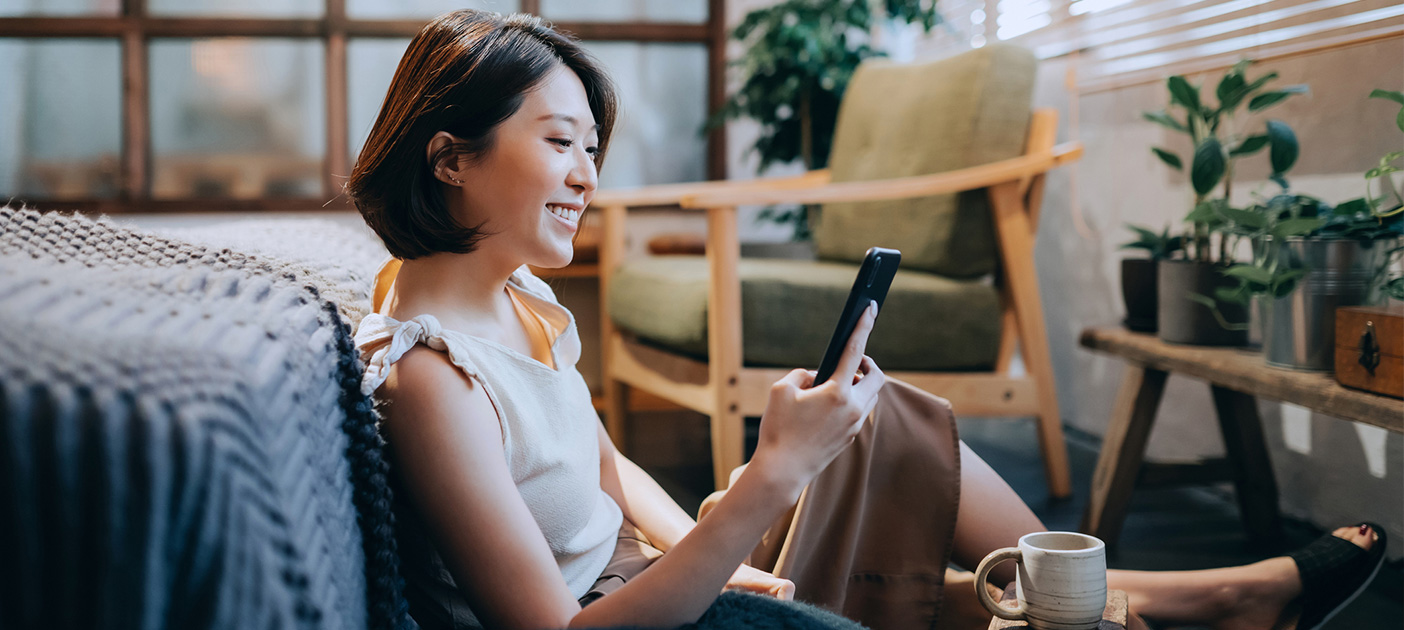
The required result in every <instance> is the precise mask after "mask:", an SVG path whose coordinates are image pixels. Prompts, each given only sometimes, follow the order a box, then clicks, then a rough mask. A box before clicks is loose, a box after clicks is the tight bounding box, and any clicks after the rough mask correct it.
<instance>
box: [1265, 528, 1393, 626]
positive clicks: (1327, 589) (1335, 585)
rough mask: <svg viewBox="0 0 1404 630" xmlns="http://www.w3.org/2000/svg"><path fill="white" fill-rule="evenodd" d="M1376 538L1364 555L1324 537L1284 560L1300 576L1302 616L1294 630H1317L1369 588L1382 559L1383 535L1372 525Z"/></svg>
mask: <svg viewBox="0 0 1404 630" xmlns="http://www.w3.org/2000/svg"><path fill="white" fill-rule="evenodd" d="M1361 525H1367V526H1369V527H1370V531H1371V532H1374V534H1375V535H1376V536H1378V537H1379V538H1378V539H1377V540H1375V542H1374V544H1372V545H1370V549H1369V550H1368V551H1367V550H1365V549H1362V548H1361V547H1360V546H1359V545H1356V544H1355V543H1353V542H1350V541H1349V540H1346V539H1344V538H1337V537H1336V536H1334V535H1332V534H1330V533H1327V534H1326V535H1325V536H1322V537H1320V538H1318V539H1316V540H1315V541H1313V542H1312V543H1311V544H1309V545H1307V546H1305V547H1302V548H1301V549H1298V550H1297V551H1294V552H1292V553H1290V554H1287V557H1289V558H1291V559H1292V560H1294V561H1296V563H1297V572H1298V573H1300V574H1301V576H1302V596H1301V600H1300V602H1301V608H1302V614H1301V616H1300V617H1298V619H1297V630H1318V628H1320V627H1322V626H1324V625H1325V624H1326V622H1327V621H1330V620H1331V618H1332V617H1335V616H1336V613H1339V612H1340V611H1341V609H1343V608H1345V607H1346V605H1348V604H1350V602H1351V601H1352V600H1354V599H1355V598H1356V596H1358V595H1360V593H1361V592H1363V591H1364V590H1365V587H1366V586H1369V585H1370V581H1371V580H1374V579H1375V574H1377V573H1379V572H1380V565H1383V564H1384V558H1385V553H1384V552H1385V532H1384V529H1381V528H1380V526H1379V525H1376V524H1374V523H1361Z"/></svg>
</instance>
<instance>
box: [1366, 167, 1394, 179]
mask: <svg viewBox="0 0 1404 630" xmlns="http://www.w3.org/2000/svg"><path fill="white" fill-rule="evenodd" d="M1399 171H1400V169H1399V167H1397V166H1376V167H1375V168H1372V169H1370V170H1368V171H1365V179H1375V178H1376V177H1384V176H1385V175H1388V174H1390V173H1398V172H1399Z"/></svg>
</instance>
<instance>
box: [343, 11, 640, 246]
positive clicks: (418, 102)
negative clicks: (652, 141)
mask: <svg viewBox="0 0 1404 630" xmlns="http://www.w3.org/2000/svg"><path fill="white" fill-rule="evenodd" d="M560 65H564V66H565V67H567V68H569V69H571V70H572V71H574V72H575V74H576V75H577V76H579V77H580V82H581V83H582V84H584V86H585V94H586V98H587V99H588V101H589V104H590V112H591V113H592V114H593V115H594V117H595V122H596V123H597V124H598V125H599V140H600V142H599V152H598V153H596V154H595V168H596V169H599V168H601V167H603V166H604V157H605V152H606V150H607V149H608V147H609V137H610V132H611V131H613V129H614V120H615V115H616V111H617V106H618V105H617V101H616V96H615V88H614V84H613V82H612V81H610V79H609V76H608V75H607V74H605V72H604V69H603V68H602V67H601V66H600V64H599V62H597V61H596V60H595V59H594V58H593V57H591V56H590V54H589V53H587V52H585V50H584V49H583V48H581V46H580V44H579V43H578V42H576V41H575V40H574V39H572V38H570V37H568V36H566V35H563V34H561V33H558V32H556V31H555V30H553V29H552V28H551V26H550V25H549V24H547V23H546V22H544V21H542V20H541V18H538V17H534V16H530V15H524V14H516V15H509V16H502V15H499V14H496V13H490V12H486V11H475V10H471V9H465V10H461V11H454V12H452V13H445V14H444V15H441V16H439V17H437V18H434V19H433V20H432V21H430V22H429V23H428V24H426V25H425V26H424V28H423V29H421V30H420V31H419V34H418V35H416V36H415V37H414V40H413V41H411V42H410V45H409V49H408V50H406V51H405V56H404V57H403V58H401V59H400V65H399V67H398V68H396V69H395V78H394V79H393V80H391V82H390V89H389V91H388V92H387V93H386V95H385V103H384V104H383V105H382V106H381V108H380V115H379V116H378V117H377V118H376V120H375V126H374V127H372V128H371V132H370V137H368V138H367V139H366V145H365V147H364V148H363V149H361V155H360V157H359V158H358V159H357V160H356V166H355V167H354V168H353V169H352V172H351V179H350V181H349V182H348V184H347V192H348V193H349V194H350V196H351V200H352V201H353V202H354V203H355V204H356V209H357V210H359V211H360V212H361V216H362V217H364V218H365V220H366V224H367V225H369V226H370V227H371V229H372V230H375V233H376V234H378V235H380V239H381V240H382V241H384V242H385V247H386V249H388V250H390V254H391V255H393V256H395V257H396V258H400V259H406V260H407V259H413V258H419V257H422V256H428V255H430V254H435V253H439V252H452V253H459V254H463V253H468V252H471V251H473V250H474V249H475V248H476V245H477V242H478V241H479V240H481V239H482V238H483V237H484V236H486V234H485V233H484V232H483V230H482V226H481V225H479V226H464V225H460V224H459V223H458V222H457V221H456V220H454V218H453V217H452V216H450V214H449V211H448V206H447V204H446V203H445V201H444V196H443V193H442V190H441V188H440V186H439V182H438V180H437V178H435V176H434V172H435V170H436V169H437V168H438V166H440V165H441V164H442V162H443V161H444V160H446V159H448V158H450V157H462V158H465V159H468V160H470V161H472V160H476V159H480V158H481V157H482V156H483V155H484V154H486V152H487V151H488V150H489V149H491V148H492V144H493V138H494V132H495V131H496V129H497V127H498V125H500V124H501V123H502V122H503V121H504V120H507V119H508V118H509V117H511V116H512V114H515V113H516V112H517V110H519V109H521V106H522V102H523V100H524V99H525V98H526V93H527V92H530V91H531V90H532V89H534V88H536V87H537V86H539V85H540V84H541V82H542V81H543V80H544V79H545V78H546V77H547V76H548V75H549V74H550V72H551V71H552V70H554V69H555V68H557V67H558V66H560ZM440 131H447V132H448V133H450V134H453V135H454V136H455V137H457V138H459V139H460V140H461V142H455V143H451V144H450V145H449V146H447V147H445V148H444V149H443V150H440V151H438V152H437V153H435V155H434V156H432V158H430V157H426V155H425V147H426V146H428V143H429V140H430V139H432V138H433V137H434V134H436V133H438V132H440Z"/></svg>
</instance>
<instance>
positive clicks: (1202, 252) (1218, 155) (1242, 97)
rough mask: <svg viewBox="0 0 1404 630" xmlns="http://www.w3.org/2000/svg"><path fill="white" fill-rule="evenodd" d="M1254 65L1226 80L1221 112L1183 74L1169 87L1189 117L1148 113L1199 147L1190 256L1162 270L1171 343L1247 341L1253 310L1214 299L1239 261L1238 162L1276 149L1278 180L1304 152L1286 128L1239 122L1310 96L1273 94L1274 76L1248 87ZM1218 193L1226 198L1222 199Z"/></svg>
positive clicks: (1163, 319) (1192, 172) (1291, 90)
mask: <svg viewBox="0 0 1404 630" xmlns="http://www.w3.org/2000/svg"><path fill="white" fill-rule="evenodd" d="M1251 63H1252V61H1251V60H1245V61H1241V62H1239V63H1238V64H1236V65H1234V66H1233V68H1231V69H1230V70H1229V71H1228V72H1227V73H1225V74H1224V76H1223V77H1222V78H1221V79H1220V80H1219V83H1218V86H1217V87H1216V88H1215V97H1216V99H1217V101H1218V104H1217V105H1211V104H1210V103H1208V102H1207V101H1205V100H1204V99H1203V98H1202V97H1201V95H1200V89H1199V87H1198V86H1195V85H1192V84H1190V82H1189V81H1188V80H1186V79H1185V78H1184V77H1183V76H1178V75H1176V76H1172V77H1170V78H1169V79H1168V81H1167V83H1166V85H1167V87H1168V89H1169V92H1170V107H1171V108H1173V109H1175V110H1178V111H1179V112H1182V115H1180V116H1177V115H1176V114H1175V113H1172V112H1171V111H1168V110H1162V111H1158V112H1146V113H1145V118H1146V119H1147V120H1149V121H1151V122H1154V123H1156V124H1159V125H1162V126H1164V127H1167V128H1169V129H1172V130H1174V131H1178V132H1180V133H1184V134H1186V135H1188V136H1189V137H1190V141H1191V144H1192V145H1193V147H1194V155H1193V157H1192V158H1191V161H1190V168H1189V177H1190V184H1191V185H1192V187H1193V189H1194V205H1193V210H1192V211H1191V212H1190V213H1189V215H1188V216H1186V217H1185V220H1186V222H1188V223H1189V224H1190V226H1191V230H1190V233H1189V234H1188V235H1187V238H1186V239H1185V243H1184V245H1185V253H1186V256H1185V257H1184V258H1182V259H1169V260H1165V261H1162V262H1161V263H1160V264H1159V265H1158V271H1157V276H1158V277H1157V281H1158V285H1159V287H1158V290H1159V298H1158V299H1159V305H1158V306H1159V318H1158V320H1159V335H1160V338H1161V339H1163V340H1165V341H1168V342H1172V343H1186V344H1196V345H1218V346H1223V345H1243V344H1244V343H1246V342H1247V340H1248V334H1247V329H1248V326H1247V322H1248V311H1247V309H1246V308H1244V307H1243V306H1242V305H1240V304H1237V303H1224V304H1221V305H1218V307H1217V308H1216V306H1215V303H1214V299H1213V297H1212V296H1214V295H1216V294H1217V293H1218V290H1219V289H1220V288H1224V287H1231V286H1233V285H1234V284H1235V282H1234V281H1233V279H1232V278H1231V277H1227V276H1224V275H1223V274H1222V273H1221V271H1222V270H1224V269H1226V268H1227V267H1228V266H1229V265H1231V264H1232V263H1233V262H1234V261H1233V258H1232V255H1231V252H1232V251H1233V247H1232V245H1233V244H1234V239H1233V235H1232V234H1230V233H1227V232H1224V231H1223V230H1222V229H1221V228H1222V227H1223V226H1224V225H1225V223H1226V221H1227V220H1226V217H1227V216H1231V215H1233V214H1234V213H1236V212H1244V211H1243V210H1239V209H1235V208H1233V207H1232V206H1231V205H1230V203H1229V200H1230V199H1231V193H1232V192H1233V188H1232V187H1233V172H1234V162H1235V161H1236V160H1238V159H1241V158H1243V157H1247V156H1249V155H1253V154H1255V153H1258V152H1260V151H1262V150H1263V149H1265V148H1266V149H1269V158H1270V161H1271V164H1272V170H1273V177H1274V178H1275V179H1281V177H1282V173H1284V172H1286V171H1287V169H1289V168H1291V166H1292V164H1293V163H1294V162H1296V159H1297V152H1298V147H1297V138H1296V135H1295V134H1294V133H1293V132H1292V129H1291V128H1290V127H1288V126H1287V124H1286V123H1283V122H1282V121H1279V120H1269V121H1267V122H1266V124H1265V125H1264V127H1263V128H1261V129H1255V130H1251V131H1250V130H1247V129H1245V128H1244V127H1243V126H1242V125H1241V124H1240V120H1239V117H1240V114H1241V113H1243V110H1244V109H1246V110H1247V112H1252V113H1256V112H1261V111H1264V110H1266V109H1269V108H1271V107H1273V106H1275V105H1278V104H1280V103H1281V102H1283V101H1284V100H1286V99H1287V98H1289V97H1291V96H1292V95H1294V94H1300V93H1303V92H1305V91H1306V87H1305V86H1290V87H1286V88H1282V89H1279V90H1268V89H1266V87H1267V84H1268V83H1270V82H1272V81H1273V80H1274V79H1276V78H1277V73H1275V72H1273V73H1268V74H1266V75H1263V76H1261V77H1258V78H1256V79H1253V80H1252V81H1249V80H1248V78H1247V77H1246V76H1245V74H1244V71H1245V70H1246V69H1247V68H1248V66H1249V65H1250V64H1251ZM1151 151H1152V152H1153V153H1155V155H1156V156H1157V157H1159V158H1160V159H1161V161H1163V162H1165V164H1167V165H1169V166H1170V167H1171V168H1174V169H1176V170H1183V169H1184V162H1183V160H1181V159H1180V157H1179V156H1178V155H1176V154H1174V153H1173V152H1171V151H1169V150H1166V149H1164V148H1161V147H1154V148H1152V149H1151ZM1221 184H1222V186H1221ZM1216 190H1219V191H1220V192H1219V195H1220V196H1215V191H1216Z"/></svg>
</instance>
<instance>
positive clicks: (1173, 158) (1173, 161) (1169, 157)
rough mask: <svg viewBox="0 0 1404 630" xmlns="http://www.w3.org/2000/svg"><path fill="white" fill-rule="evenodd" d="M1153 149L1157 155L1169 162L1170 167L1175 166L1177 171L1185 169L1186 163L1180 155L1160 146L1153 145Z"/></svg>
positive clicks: (1161, 159) (1163, 160)
mask: <svg viewBox="0 0 1404 630" xmlns="http://www.w3.org/2000/svg"><path fill="white" fill-rule="evenodd" d="M1151 151H1152V152H1154V153H1155V155H1156V157H1158V158H1160V161H1162V162H1164V163H1166V164H1169V165H1170V168H1173V169H1175V170H1177V171H1183V170H1185V165H1184V163H1183V162H1181V161H1180V156H1178V155H1175V154H1174V153H1171V152H1169V151H1166V150H1165V149H1162V148H1160V147H1151Z"/></svg>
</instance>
